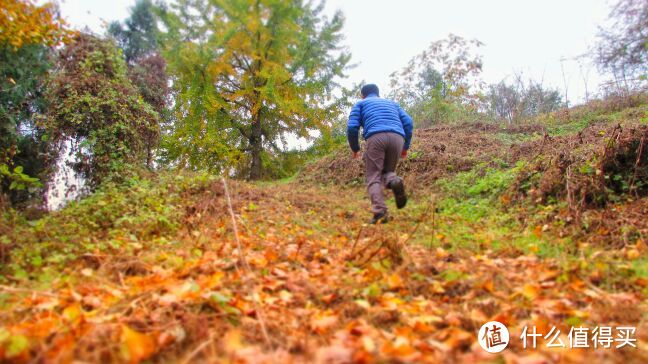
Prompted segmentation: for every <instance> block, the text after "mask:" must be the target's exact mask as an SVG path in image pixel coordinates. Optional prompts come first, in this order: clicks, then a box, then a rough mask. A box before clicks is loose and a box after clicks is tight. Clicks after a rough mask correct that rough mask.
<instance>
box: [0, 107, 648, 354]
mask: <svg viewBox="0 0 648 364" xmlns="http://www.w3.org/2000/svg"><path fill="white" fill-rule="evenodd" d="M601 110H603V111H601ZM647 110H648V106H647V104H646V103H645V102H643V103H639V105H638V106H637V105H635V106H634V107H627V105H621V106H618V105H612V106H605V107H603V108H602V109H601V108H599V109H587V108H585V109H583V110H580V111H578V110H572V111H571V113H572V114H571V115H568V116H566V117H564V118H566V119H561V118H563V116H561V115H557V116H555V117H556V118H557V119H556V120H555V122H553V124H552V123H546V124H544V125H540V126H538V125H529V126H524V127H519V128H510V127H506V128H499V127H497V126H492V125H481V124H476V125H459V126H442V127H439V128H436V129H429V130H423V131H420V132H418V134H417V136H416V138H415V144H413V148H412V153H411V156H410V159H409V160H408V161H406V162H404V163H403V164H402V165H401V170H400V171H401V172H402V173H403V175H404V176H405V178H406V181H407V183H408V190H409V192H410V202H409V203H408V206H407V207H406V208H405V209H403V210H395V209H393V208H392V214H393V216H394V220H393V221H392V222H390V223H389V224H386V225H379V226H371V225H366V224H365V222H366V221H367V220H368V219H369V217H370V215H369V212H368V210H369V202H368V199H367V197H366V195H365V191H364V187H362V186H361V184H360V183H359V181H361V177H362V175H361V166H360V165H359V164H358V163H359V162H356V161H353V160H351V159H349V157H348V155H347V152H345V149H343V148H341V149H340V151H339V153H334V154H333V155H332V156H330V157H327V158H324V159H322V160H320V161H318V162H316V163H314V164H312V165H310V166H309V167H307V168H306V169H305V171H304V172H303V173H302V174H301V175H300V176H298V178H295V179H293V180H292V181H276V182H272V183H257V184H248V183H243V182H236V181H229V182H228V187H229V194H228V193H226V190H225V188H224V187H225V186H224V184H223V181H222V180H221V179H219V178H218V177H215V176H209V175H196V174H190V173H186V172H183V173H159V174H152V175H149V176H142V177H136V178H133V179H132V180H129V181H127V183H124V184H122V185H105V186H103V187H102V188H101V189H100V190H99V191H97V192H95V193H94V194H93V195H91V196H88V197H87V198H85V199H84V200H82V201H80V202H75V203H72V204H71V205H70V206H69V207H67V208H65V209H64V210H62V211H60V212H54V213H50V214H46V215H44V216H40V217H38V216H30V217H29V219H28V218H27V216H28V214H27V212H23V213H17V212H15V211H6V212H3V214H2V219H1V220H0V271H1V272H2V276H1V277H0V361H1V362H45V363H49V362H131V363H137V362H179V363H186V362H249V363H262V362H280V363H290V362H296V363H300V362H304V363H306V362H308V363H310V362H316V363H350V362H357V363H372V362H430V363H437V362H448V363H451V362H507V363H553V362H566V363H569V362H574V363H580V362H585V361H589V362H605V363H608V362H613V363H614V362H616V363H643V362H646V361H648V349H647V347H646V344H647V343H648V321H647V320H648V307H647V306H648V304H647V303H646V295H647V294H648V246H647V245H646V244H647V241H646V236H647V234H648V225H647V223H646V221H647V220H646V218H645V217H646V216H647V215H648V197H646V191H647V188H646V187H647V186H648V180H647V177H646V173H648V157H647V156H648V151H646V150H645V149H644V145H646V143H645V140H646V136H647V134H648V128H647V127H646V122H647V120H646V115H647ZM551 117H554V116H551ZM314 181H318V182H320V181H328V182H331V183H332V184H331V185H329V186H322V185H319V184H318V183H314ZM228 195H229V197H230V198H231V206H232V211H231V212H232V213H230V211H229V206H230V204H229V203H228V198H227V197H228ZM388 203H389V205H390V206H393V205H394V203H393V199H390V200H389V201H388ZM493 320H495V321H500V322H502V323H504V324H505V325H506V326H507V327H508V330H509V333H510V340H509V344H508V347H507V348H506V349H505V350H504V351H503V352H501V353H499V354H489V353H487V352H485V351H484V350H483V349H482V348H481V346H480V345H479V342H478V338H477V333H478V330H479V329H480V327H481V326H482V325H483V324H484V323H486V322H488V321H493ZM525 327H526V328H527V330H528V331H527V332H530V331H531V330H532V329H533V328H534V327H535V329H536V332H537V333H541V334H542V337H539V338H538V339H537V348H536V349H532V348H531V347H530V346H531V342H530V341H528V342H527V344H528V346H529V347H527V348H525V347H524V344H523V343H524V341H523V340H522V339H521V337H520V336H521V335H522V333H523V331H524V328H525ZM554 327H555V329H554V331H553V333H554V334H555V333H556V331H555V330H560V333H559V334H558V335H557V336H556V337H554V336H553V334H552V335H549V333H550V332H551V330H552V328H554ZM603 327H609V328H611V330H612V331H611V333H610V334H611V339H610V340H611V342H610V347H609V348H603V347H601V346H603V344H605V339H604V336H605V335H603V334H601V335H599V336H598V337H597V339H595V340H592V339H593V337H594V332H593V330H594V329H595V328H599V329H601V328H603ZM618 327H633V328H634V329H635V332H634V333H632V335H631V338H632V339H634V340H635V341H632V344H634V345H636V347H633V346H631V345H625V346H623V347H620V348H617V347H616V346H618V345H620V344H621V341H618V340H620V338H619V337H618V336H617V334H618V332H617V330H616V328H618ZM572 328H575V329H579V328H580V330H581V332H582V330H585V329H587V330H588V343H589V345H588V346H589V348H571V349H570V348H569V345H570V342H571V341H570V339H569V333H570V330H571V329H572ZM572 338H574V336H572ZM528 340H531V338H529V339H528ZM551 340H553V342H554V343H560V342H562V343H563V345H564V346H565V348H551V347H548V346H547V345H548V344H549V342H550V341H551ZM595 344H597V345H598V346H599V347H598V348H596V349H595V348H594V345H595Z"/></svg>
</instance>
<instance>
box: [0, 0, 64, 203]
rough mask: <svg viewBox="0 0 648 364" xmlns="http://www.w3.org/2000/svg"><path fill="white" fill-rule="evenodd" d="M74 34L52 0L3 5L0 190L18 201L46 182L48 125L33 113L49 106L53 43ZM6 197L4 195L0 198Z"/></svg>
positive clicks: (21, 0)
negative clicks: (46, 89) (49, 0)
mask: <svg viewBox="0 0 648 364" xmlns="http://www.w3.org/2000/svg"><path fill="white" fill-rule="evenodd" d="M71 34H72V32H71V31H70V30H68V28H67V26H66V24H65V22H64V21H63V20H62V19H61V18H60V16H59V15H58V9H57V7H56V6H55V5H54V4H53V3H45V4H41V5H36V3H35V2H34V1H29V0H5V1H3V2H2V7H1V8H0V195H4V194H9V197H10V198H11V201H12V202H13V203H16V202H21V201H24V200H26V199H27V198H28V197H31V196H32V195H33V193H30V192H29V191H27V189H28V187H29V188H34V187H38V186H40V185H41V184H40V183H39V182H38V178H36V177H42V174H43V173H44V169H45V165H46V163H45V162H46V160H45V158H44V156H45V155H46V153H45V143H43V142H42V137H43V130H42V129H40V128H39V127H38V126H37V125H36V123H35V122H34V116H35V115H37V114H39V113H42V112H43V111H44V110H45V103H44V98H43V91H44V80H45V79H46V76H47V72H48V70H49V69H50V67H51V60H50V58H51V57H50V56H51V52H52V48H53V47H55V46H58V45H60V44H61V43H63V42H64V41H65V40H67V39H68V38H69V36H70V35H71ZM0 199H1V197H0Z"/></svg>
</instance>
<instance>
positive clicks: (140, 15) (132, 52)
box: [108, 0, 169, 167]
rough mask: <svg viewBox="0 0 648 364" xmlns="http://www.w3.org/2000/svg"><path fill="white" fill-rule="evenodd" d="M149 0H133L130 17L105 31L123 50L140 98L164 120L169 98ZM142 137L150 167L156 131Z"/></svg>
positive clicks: (156, 139) (163, 61) (155, 17)
mask: <svg viewBox="0 0 648 364" xmlns="http://www.w3.org/2000/svg"><path fill="white" fill-rule="evenodd" d="M156 9H157V8H156V6H155V5H154V4H153V2H152V1H151V0H137V2H136V3H135V6H134V7H132V8H131V10H130V11H131V13H130V16H129V17H128V18H127V19H126V20H125V21H124V23H123V24H122V23H120V22H116V21H115V22H112V23H111V24H110V26H109V27H108V34H109V35H110V36H111V37H113V38H114V39H115V40H116V42H117V44H118V45H119V46H120V48H121V49H122V51H123V53H124V57H125V60H126V62H127V64H128V77H129V79H130V80H131V82H132V83H133V85H135V86H136V87H137V88H138V89H139V92H140V94H141V95H142V97H143V98H144V101H146V103H148V104H149V105H151V106H152V107H153V110H155V111H156V112H157V113H158V114H159V115H160V118H161V119H162V120H166V119H168V117H169V115H168V112H167V104H168V101H169V100H168V99H169V86H168V79H169V77H168V75H167V73H166V61H165V60H164V58H163V57H162V56H161V55H160V48H159V45H160V44H159V41H158V33H159V29H158V16H157V14H156V11H157V10H156ZM149 137H153V138H152V139H148V140H145V141H144V142H145V145H146V155H147V158H146V159H147V162H146V165H147V166H149V167H151V166H152V163H153V151H154V150H155V149H156V148H157V147H158V146H159V134H150V135H149Z"/></svg>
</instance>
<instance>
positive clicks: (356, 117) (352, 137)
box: [347, 103, 362, 153]
mask: <svg viewBox="0 0 648 364" xmlns="http://www.w3.org/2000/svg"><path fill="white" fill-rule="evenodd" d="M361 119H362V112H361V111H360V103H357V104H355V105H353V108H352V109H351V114H350V115H349V123H348V124H347V139H348V140H349V146H350V147H351V150H352V151H353V152H354V153H355V152H358V151H359V150H360V143H359V142H358V132H359V130H360V125H361V121H362V120H361Z"/></svg>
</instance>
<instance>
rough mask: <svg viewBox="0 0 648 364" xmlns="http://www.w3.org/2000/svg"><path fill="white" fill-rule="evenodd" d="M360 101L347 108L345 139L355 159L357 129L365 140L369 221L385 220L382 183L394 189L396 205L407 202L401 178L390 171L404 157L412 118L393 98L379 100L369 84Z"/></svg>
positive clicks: (361, 91) (357, 145)
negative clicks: (370, 216)
mask: <svg viewBox="0 0 648 364" xmlns="http://www.w3.org/2000/svg"><path fill="white" fill-rule="evenodd" d="M360 93H361V94H362V100H360V101H358V102H357V103H356V104H355V105H354V106H353V109H351V114H350V115H349V123H348V125H347V138H348V139H349V146H350V147H351V150H352V151H353V158H356V159H358V158H359V152H360V144H359V143H358V130H359V129H360V127H362V129H363V130H362V137H363V138H364V139H365V140H366V141H367V145H366V147H367V148H366V150H365V152H364V156H363V159H364V162H365V176H366V178H367V192H368V193H369V198H370V199H371V210H372V212H373V214H374V215H373V218H372V219H371V223H372V224H376V223H385V222H387V221H389V215H388V214H387V205H385V196H384V195H383V186H384V187H387V188H389V189H391V190H392V191H393V192H394V197H395V199H396V207H398V208H399V209H402V208H403V207H405V204H406V203H407V195H406V194H405V185H404V184H403V179H402V178H400V177H398V176H397V175H396V173H395V172H394V171H395V170H396V164H397V163H398V158H399V157H401V158H406V157H407V150H408V149H409V146H410V142H411V140H412V130H413V129H414V125H413V123H412V118H410V116H409V115H407V113H406V112H405V111H403V109H402V108H401V107H400V106H399V105H398V104H397V103H395V102H394V101H391V100H387V99H381V98H380V93H379V91H378V86H376V85H373V84H369V85H365V86H363V87H362V90H360Z"/></svg>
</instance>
